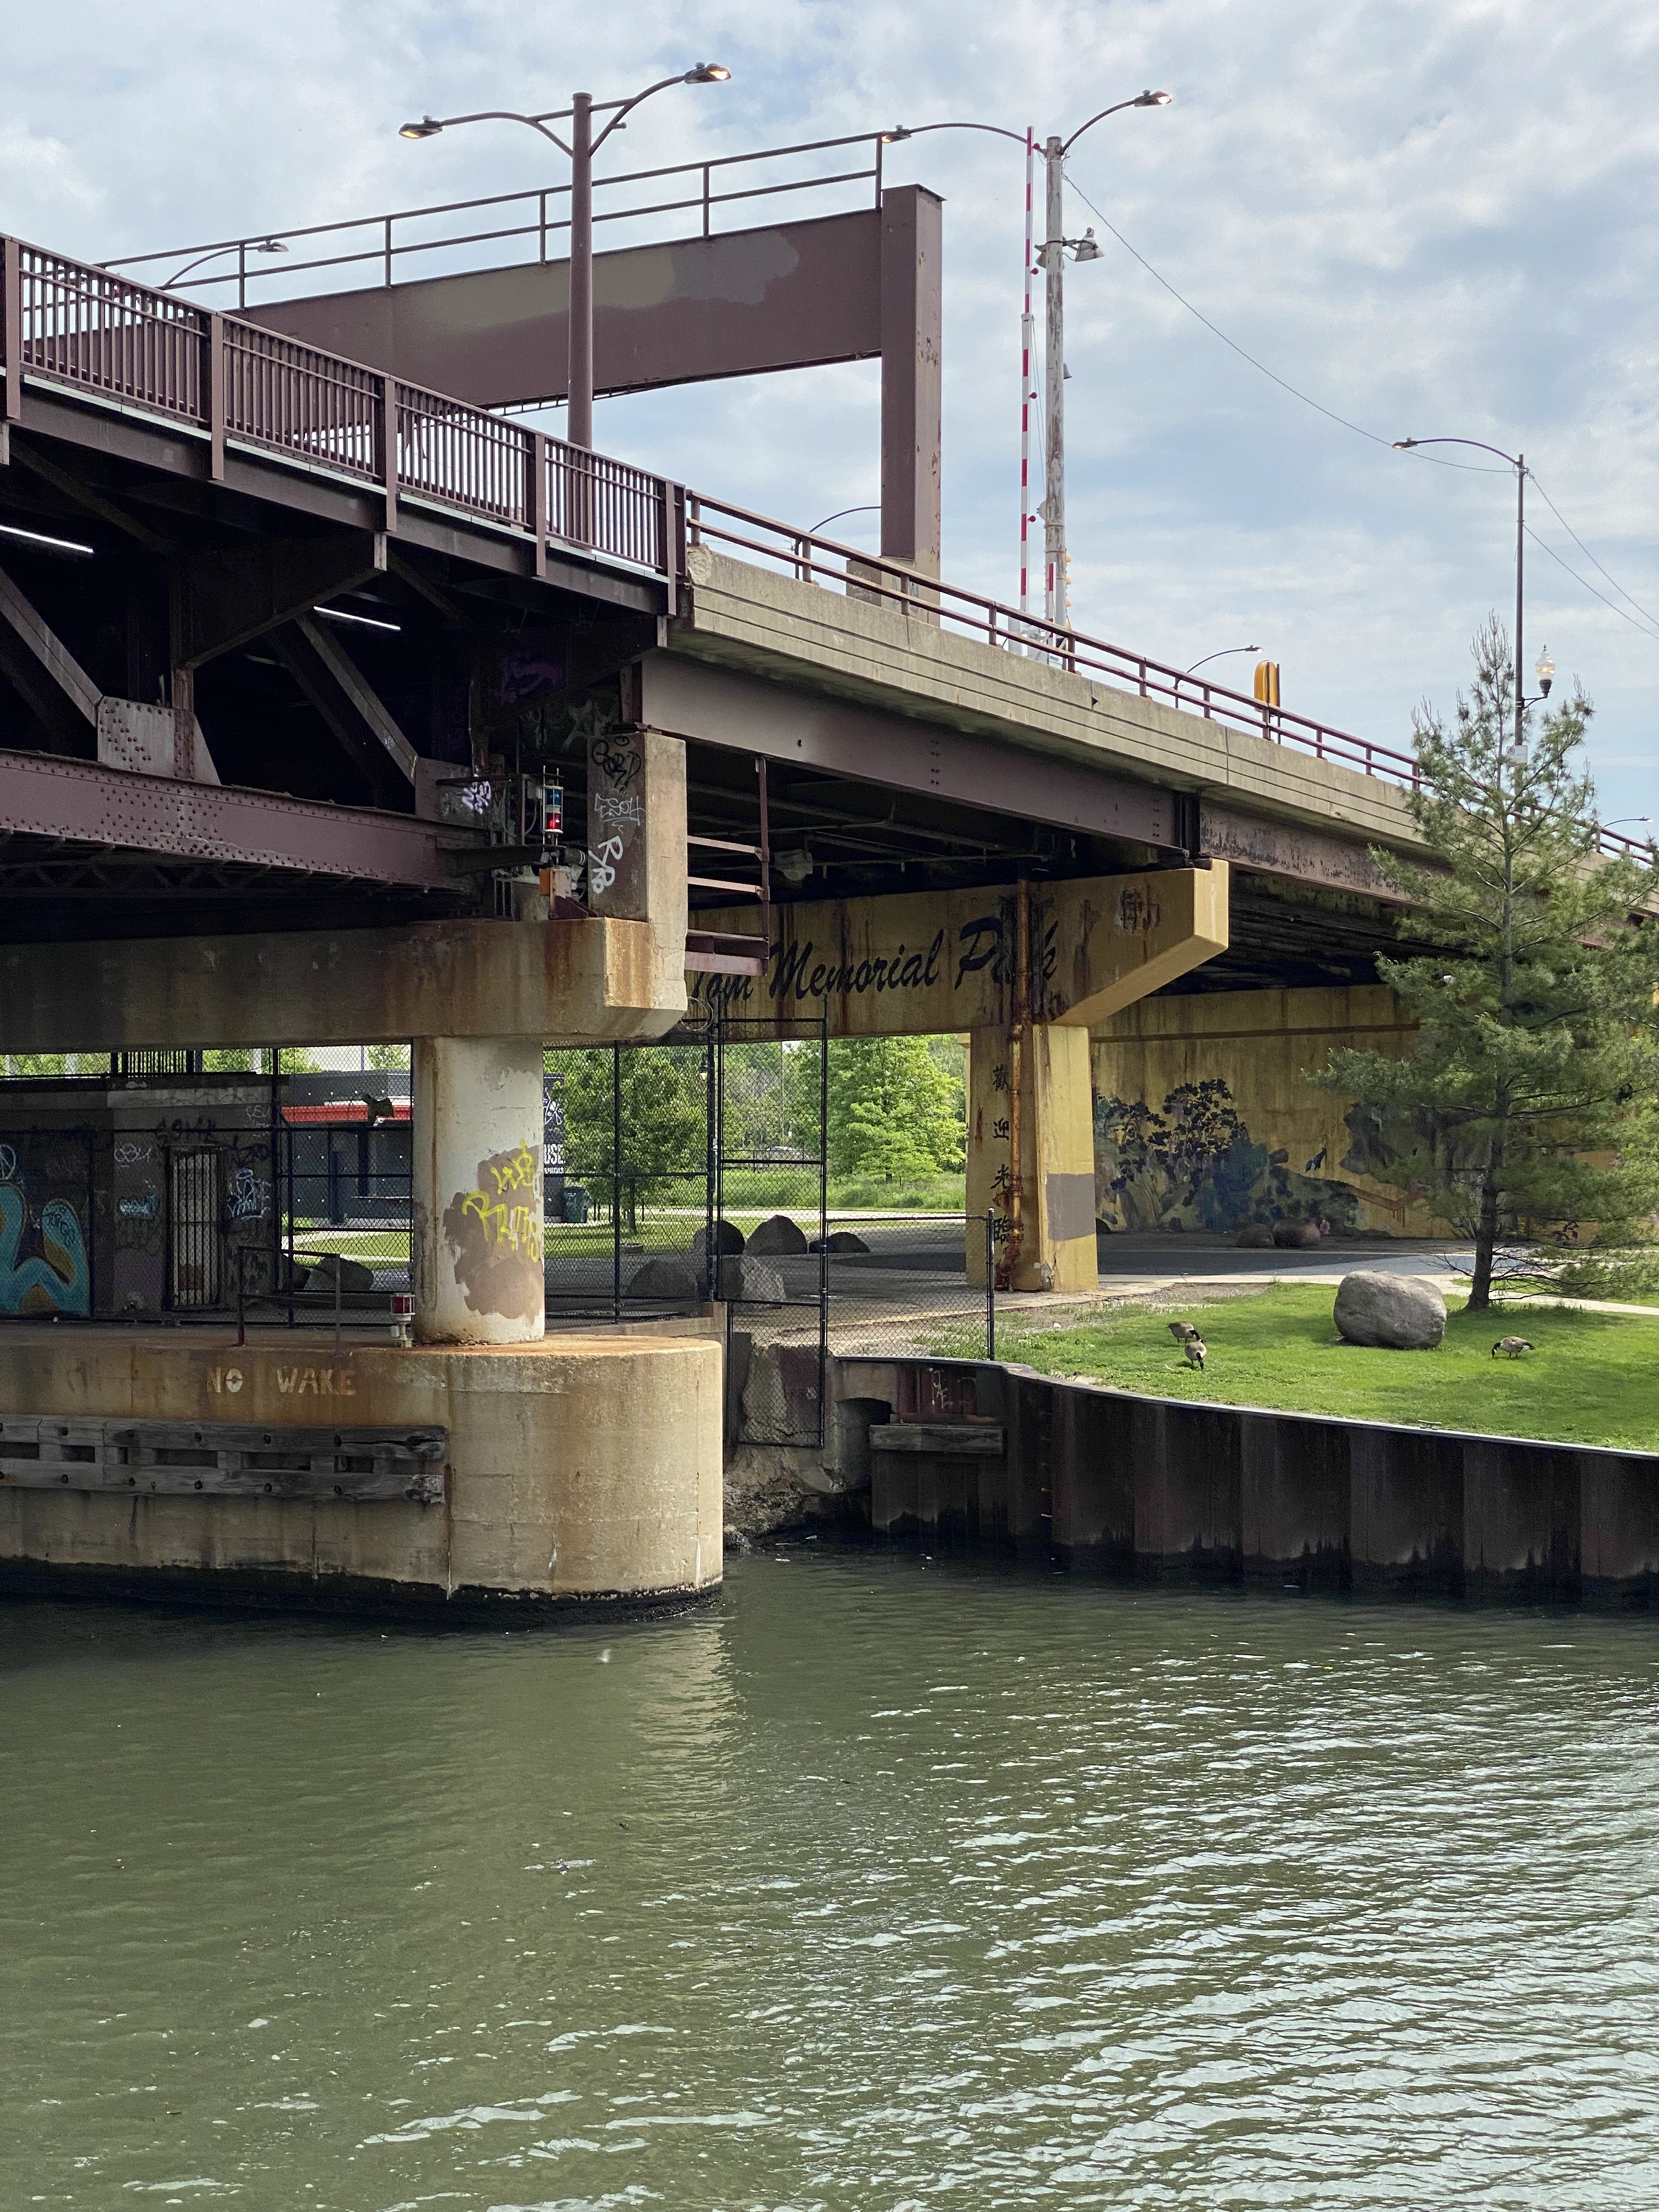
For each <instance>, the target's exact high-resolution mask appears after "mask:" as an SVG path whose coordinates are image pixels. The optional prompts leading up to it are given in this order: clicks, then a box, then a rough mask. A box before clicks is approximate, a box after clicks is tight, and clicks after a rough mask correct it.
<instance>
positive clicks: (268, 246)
mask: <svg viewBox="0 0 1659 2212" xmlns="http://www.w3.org/2000/svg"><path fill="white" fill-rule="evenodd" d="M247 250H248V249H247V248H246V246H240V245H238V246H215V247H213V249H212V251H211V252H207V253H198V254H197V257H196V258H195V260H194V261H187V262H185V265H184V267H183V268H182V269H180V270H179V271H178V272H177V274H176V275H174V276H169V277H168V278H167V283H165V284H158V285H157V286H156V288H155V289H156V290H157V291H158V292H170V291H171V290H172V289H173V286H174V285H175V284H182V283H184V281H185V277H186V276H193V275H194V274H195V272H196V270H198V269H204V268H205V267H206V266H207V264H208V263H209V262H210V261H216V260H217V259H218V258H219V256H220V255H221V254H222V253H237V254H240V253H244V252H246V251H247ZM252 251H253V252H255V253H286V252H288V248H287V246H284V245H283V241H282V240H281V239H280V238H262V239H261V240H259V241H258V244H257V245H256V246H254V247H253V248H252ZM215 281H217V280H215Z"/></svg>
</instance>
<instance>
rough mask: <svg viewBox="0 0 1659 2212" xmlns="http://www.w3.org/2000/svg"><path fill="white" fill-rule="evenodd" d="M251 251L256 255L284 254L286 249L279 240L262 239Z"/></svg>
mask: <svg viewBox="0 0 1659 2212" xmlns="http://www.w3.org/2000/svg"><path fill="white" fill-rule="evenodd" d="M253 251H254V252H256V253H286V252H288V248H287V246H284V245H283V241H282V240H281V239H280V238H262V239H261V240H259V243H258V245H257V246H255V247H254V249H253Z"/></svg>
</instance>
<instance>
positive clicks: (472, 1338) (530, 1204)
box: [410, 1037, 546, 1344]
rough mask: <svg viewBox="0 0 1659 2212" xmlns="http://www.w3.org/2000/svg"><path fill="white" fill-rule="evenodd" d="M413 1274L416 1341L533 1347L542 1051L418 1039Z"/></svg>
mask: <svg viewBox="0 0 1659 2212" xmlns="http://www.w3.org/2000/svg"><path fill="white" fill-rule="evenodd" d="M411 1066H412V1085H411V1099H410V1107H411V1120H412V1122H413V1127H414V1167H415V1173H414V1188H413V1205H412V1215H411V1235H410V1281H411V1283H412V1285H413V1288H414V1292H415V1338H416V1342H417V1343H419V1344H532V1343H534V1342H535V1341H536V1340H537V1339H538V1337H540V1336H541V1335H542V1334H543V1331H544V1328H545V1325H546V1292H545V1285H544V1274H543V1265H542V1052H541V1047H540V1045H539V1044H538V1042H536V1041H535V1040H534V1039H533V1038H530V1037H416V1040H415V1042H414V1054H413V1060H412V1063H411Z"/></svg>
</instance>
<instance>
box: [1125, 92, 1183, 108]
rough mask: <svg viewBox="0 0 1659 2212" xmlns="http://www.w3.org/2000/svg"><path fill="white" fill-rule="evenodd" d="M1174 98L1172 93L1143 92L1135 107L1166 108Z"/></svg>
mask: <svg viewBox="0 0 1659 2212" xmlns="http://www.w3.org/2000/svg"><path fill="white" fill-rule="evenodd" d="M1174 98H1175V94H1174V93H1172V92H1143V93H1142V94H1141V95H1140V97H1139V100H1136V102H1135V106H1137V107H1167V106H1169V104H1170V101H1171V100H1173V99H1174Z"/></svg>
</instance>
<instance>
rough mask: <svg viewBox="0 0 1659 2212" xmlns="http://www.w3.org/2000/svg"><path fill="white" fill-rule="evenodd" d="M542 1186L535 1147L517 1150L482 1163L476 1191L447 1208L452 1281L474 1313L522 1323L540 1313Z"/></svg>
mask: <svg viewBox="0 0 1659 2212" xmlns="http://www.w3.org/2000/svg"><path fill="white" fill-rule="evenodd" d="M540 1182H541V1169H540V1163H539V1161H538V1158H537V1154H536V1150H535V1148H534V1147H533V1146H530V1145H528V1144H520V1145H516V1146H514V1147H513V1150H512V1151H511V1152H495V1153H493V1154H492V1155H491V1156H490V1158H488V1159H483V1160H480V1161H479V1163H478V1173H477V1182H476V1184H475V1186H474V1188H472V1189H471V1190H466V1191H459V1192H458V1193H457V1194H456V1195H455V1196H454V1197H453V1199H452V1200H450V1202H449V1204H448V1205H447V1206H446V1207H445V1209H444V1222H443V1226H444V1237H445V1239H446V1241H447V1243H448V1246H449V1249H450V1253H451V1255H452V1256H453V1261H454V1268H455V1276H454V1279H455V1282H456V1284H457V1285H458V1287H459V1289H460V1290H461V1291H462V1292H463V1293H464V1294H465V1299H466V1303H467V1305H468V1307H469V1308H470V1309H471V1311H472V1312H474V1313H486V1314H501V1315H503V1316H507V1317H509V1318H513V1319H519V1318H522V1317H523V1316H526V1315H529V1314H532V1313H536V1312H539V1311H540V1310H541V1306H542V1301H543V1296H544V1287H543V1257H542V1255H543V1246H544V1240H543V1229H542V1206H541V1191H540ZM520 1193H522V1194H524V1195H523V1196H520V1195H518V1194H520ZM532 1193H533V1194H534V1195H533V1199H532V1195H531V1194H532Z"/></svg>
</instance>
